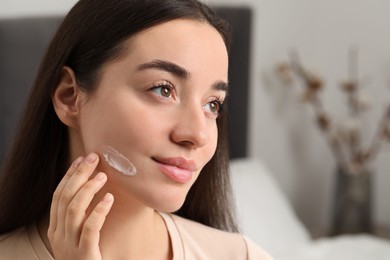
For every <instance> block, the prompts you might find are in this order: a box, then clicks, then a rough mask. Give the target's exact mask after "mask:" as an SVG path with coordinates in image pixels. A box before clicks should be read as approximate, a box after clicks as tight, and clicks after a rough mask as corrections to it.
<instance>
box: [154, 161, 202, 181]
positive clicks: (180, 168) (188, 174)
mask: <svg viewBox="0 0 390 260" xmlns="http://www.w3.org/2000/svg"><path fill="white" fill-rule="evenodd" d="M153 160H154V161H155V162H157V164H158V167H159V169H160V170H161V172H162V173H164V174H165V175H166V176H167V177H168V178H170V179H171V180H173V181H175V182H178V183H187V182H189V181H190V180H191V179H192V175H193V171H195V170H196V165H195V163H194V161H190V160H186V159H184V158H182V157H175V158H156V157H154V158H153Z"/></svg>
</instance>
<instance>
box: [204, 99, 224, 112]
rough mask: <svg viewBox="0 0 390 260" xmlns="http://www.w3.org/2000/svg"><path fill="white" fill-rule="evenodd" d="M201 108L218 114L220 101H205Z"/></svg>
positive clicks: (220, 107)
mask: <svg viewBox="0 0 390 260" xmlns="http://www.w3.org/2000/svg"><path fill="white" fill-rule="evenodd" d="M203 108H204V109H205V110H208V111H210V112H211V113H214V114H216V115H218V114H219V112H220V111H221V109H222V102H221V101H219V100H213V101H211V102H209V103H207V104H206V105H204V107H203Z"/></svg>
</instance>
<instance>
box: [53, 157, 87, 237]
mask: <svg viewBox="0 0 390 260" xmlns="http://www.w3.org/2000/svg"><path fill="white" fill-rule="evenodd" d="M82 160H83V157H81V156H80V157H78V158H77V159H76V160H74V161H73V163H72V165H71V166H70V167H69V169H68V171H67V172H66V173H65V175H64V177H63V178H62V180H61V182H60V183H59V184H58V186H57V188H56V190H55V191H54V193H53V198H52V201H51V206H50V223H49V229H48V232H49V233H52V232H54V231H55V230H56V227H57V212H58V203H59V201H60V197H61V193H62V190H63V189H64V187H65V185H66V184H67V183H68V181H69V179H70V177H71V176H72V175H73V173H74V172H75V171H76V169H77V167H79V165H80V163H81V162H82Z"/></svg>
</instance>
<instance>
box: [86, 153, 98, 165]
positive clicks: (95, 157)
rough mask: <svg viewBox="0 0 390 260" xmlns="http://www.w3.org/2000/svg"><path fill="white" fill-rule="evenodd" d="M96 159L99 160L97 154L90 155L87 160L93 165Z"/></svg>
mask: <svg viewBox="0 0 390 260" xmlns="http://www.w3.org/2000/svg"><path fill="white" fill-rule="evenodd" d="M96 159H97V155H96V154H95V153H90V154H88V156H87V158H86V160H87V162H89V163H93V162H94V161H96Z"/></svg>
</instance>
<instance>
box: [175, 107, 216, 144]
mask: <svg viewBox="0 0 390 260" xmlns="http://www.w3.org/2000/svg"><path fill="white" fill-rule="evenodd" d="M178 114H179V116H178V117H177V121H176V124H175V126H174V127H173V129H172V133H171V139H172V140H173V141H174V142H175V143H177V144H180V145H183V146H187V147H189V148H200V147H202V146H204V145H206V144H207V143H208V141H209V133H208V127H207V119H206V117H205V114H204V111H203V109H202V107H200V106H192V107H190V106H187V107H185V108H182V109H180V111H179V112H178Z"/></svg>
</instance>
